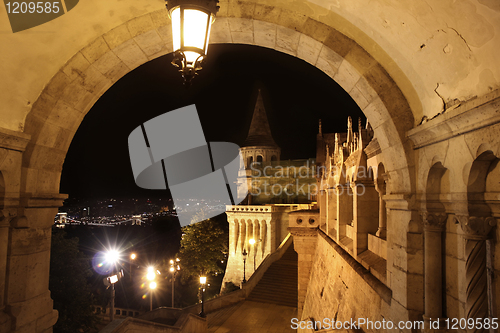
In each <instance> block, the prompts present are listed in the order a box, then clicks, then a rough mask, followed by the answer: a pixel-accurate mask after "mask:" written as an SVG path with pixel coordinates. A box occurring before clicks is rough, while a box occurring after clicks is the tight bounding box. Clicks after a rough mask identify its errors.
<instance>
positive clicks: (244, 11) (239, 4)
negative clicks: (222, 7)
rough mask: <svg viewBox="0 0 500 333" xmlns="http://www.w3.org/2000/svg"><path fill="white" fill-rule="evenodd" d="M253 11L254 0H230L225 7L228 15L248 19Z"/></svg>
mask: <svg viewBox="0 0 500 333" xmlns="http://www.w3.org/2000/svg"><path fill="white" fill-rule="evenodd" d="M254 11H255V2H250V1H232V2H229V6H228V8H227V16H228V17H241V18H247V19H250V18H252V17H253V13H254Z"/></svg>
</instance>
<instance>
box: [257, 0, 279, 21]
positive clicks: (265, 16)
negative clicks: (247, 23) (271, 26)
mask: <svg viewBox="0 0 500 333" xmlns="http://www.w3.org/2000/svg"><path fill="white" fill-rule="evenodd" d="M280 14H281V8H278V7H274V6H268V5H265V4H259V3H258V4H256V5H255V11H254V16H253V18H254V20H259V21H265V22H270V23H276V22H278V18H279V16H280Z"/></svg>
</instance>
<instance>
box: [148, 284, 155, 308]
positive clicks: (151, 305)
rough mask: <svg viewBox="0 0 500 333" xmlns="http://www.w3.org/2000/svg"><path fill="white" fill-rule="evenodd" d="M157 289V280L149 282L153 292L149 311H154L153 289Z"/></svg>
mask: <svg viewBox="0 0 500 333" xmlns="http://www.w3.org/2000/svg"><path fill="white" fill-rule="evenodd" d="M155 289H156V282H154V281H151V282H150V283H149V290H150V292H151V297H150V299H149V311H153V290H155Z"/></svg>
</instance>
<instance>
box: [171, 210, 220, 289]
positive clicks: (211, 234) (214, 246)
mask: <svg viewBox="0 0 500 333" xmlns="http://www.w3.org/2000/svg"><path fill="white" fill-rule="evenodd" d="M222 223H225V224H227V222H225V220H224V221H219V219H217V218H213V219H207V220H204V221H202V222H198V223H194V224H190V225H188V226H185V227H183V228H182V232H183V235H182V239H181V249H180V251H179V254H178V257H179V258H180V260H181V263H182V271H181V273H182V280H183V281H186V280H187V279H189V278H190V277H198V276H200V274H204V275H209V274H220V273H223V272H224V267H225V265H222V264H221V263H225V261H226V255H227V252H228V244H229V237H228V232H227V229H224V228H223V227H222V226H221V224H222Z"/></svg>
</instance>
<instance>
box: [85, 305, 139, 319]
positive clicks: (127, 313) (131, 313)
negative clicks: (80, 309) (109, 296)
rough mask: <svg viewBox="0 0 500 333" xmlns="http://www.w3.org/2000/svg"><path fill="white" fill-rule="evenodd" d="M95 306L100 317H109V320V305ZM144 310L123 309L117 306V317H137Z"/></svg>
mask: <svg viewBox="0 0 500 333" xmlns="http://www.w3.org/2000/svg"><path fill="white" fill-rule="evenodd" d="M94 308H95V313H96V315H97V316H98V317H99V318H102V319H105V320H106V319H107V320H109V311H111V309H110V308H109V307H103V306H98V305H97V306H96V305H95V306H94ZM141 313H142V312H140V311H137V310H133V309H122V308H115V318H116V319H120V318H122V319H124V318H127V317H137V316H139V315H140V314H141Z"/></svg>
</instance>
